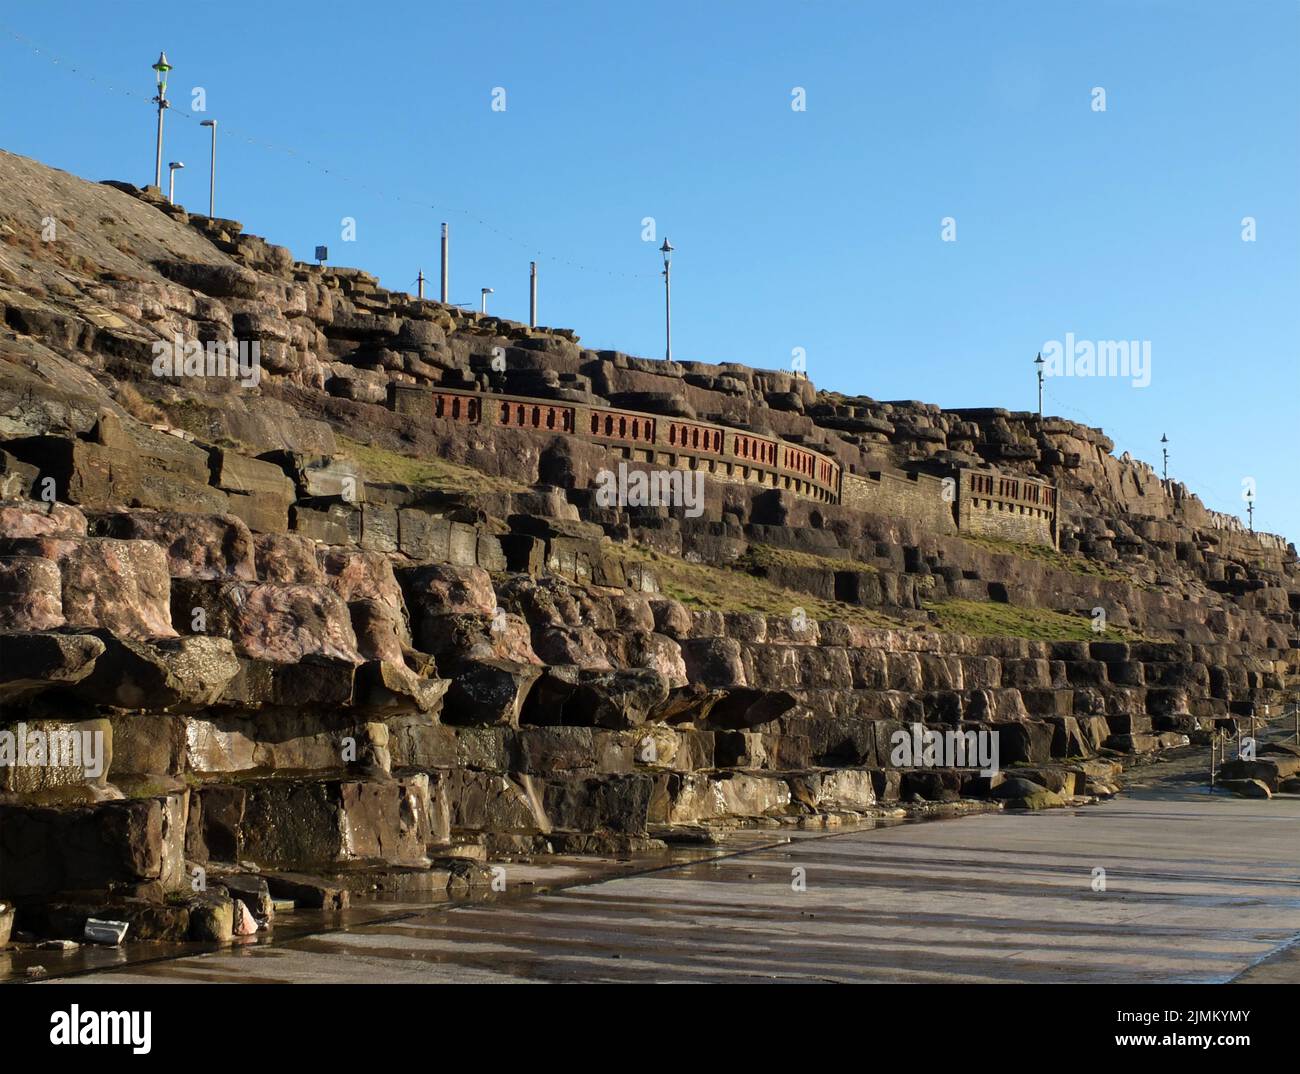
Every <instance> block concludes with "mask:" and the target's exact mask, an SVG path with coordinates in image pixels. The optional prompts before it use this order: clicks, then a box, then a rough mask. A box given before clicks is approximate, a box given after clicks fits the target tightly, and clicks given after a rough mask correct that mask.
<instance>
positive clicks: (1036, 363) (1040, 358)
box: [1034, 351, 1047, 424]
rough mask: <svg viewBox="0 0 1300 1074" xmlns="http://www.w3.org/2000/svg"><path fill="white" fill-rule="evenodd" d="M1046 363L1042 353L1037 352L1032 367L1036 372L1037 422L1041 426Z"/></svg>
mask: <svg viewBox="0 0 1300 1074" xmlns="http://www.w3.org/2000/svg"><path fill="white" fill-rule="evenodd" d="M1046 364H1047V363H1046V362H1044V361H1043V352H1042V351H1039V352H1038V357H1037V358H1035V359H1034V366H1035V367H1036V368H1037V370H1038V421H1039V423H1040V424H1041V423H1042V420H1043V366H1045V365H1046Z"/></svg>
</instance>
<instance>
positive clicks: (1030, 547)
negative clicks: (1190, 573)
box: [959, 533, 1133, 582]
mask: <svg viewBox="0 0 1300 1074" xmlns="http://www.w3.org/2000/svg"><path fill="white" fill-rule="evenodd" d="M959 536H960V537H961V539H962V540H963V541H966V542H967V543H968V544H973V545H975V546H976V547H978V548H983V549H985V550H986V551H989V552H998V553H1000V554H1002V555H1005V556H1018V557H1020V558H1021V559H1036V560H1038V561H1039V562H1040V563H1046V564H1047V565H1048V566H1049V567H1053V568H1055V569H1056V570H1058V571H1069V572H1070V573H1071V574H1086V575H1088V576H1090V577H1093V578H1108V579H1111V580H1112V581H1119V582H1132V581H1133V579H1132V578H1130V577H1129V576H1128V575H1127V574H1125V573H1124V572H1123V571H1119V570H1116V569H1115V568H1114V567H1108V566H1107V565H1106V564H1104V563H1098V562H1097V561H1096V560H1093V559H1088V557H1087V556H1070V555H1066V554H1065V553H1064V552H1058V551H1057V550H1056V549H1055V548H1052V547H1051V546H1050V545H1045V544H1017V543H1016V542H1015V541H1006V540H1003V539H1002V538H1000V537H984V536H980V535H976V534H969V533H963V534H960V535H959Z"/></svg>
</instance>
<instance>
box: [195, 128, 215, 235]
mask: <svg viewBox="0 0 1300 1074" xmlns="http://www.w3.org/2000/svg"><path fill="white" fill-rule="evenodd" d="M199 126H200V127H211V128H212V157H211V160H212V163H211V165H210V167H209V168H208V219H209V220H211V219H212V218H213V217H215V216H216V215H217V214H216V212H215V206H216V204H217V121H216V120H215V119H205V120H202V121H201V122H200V123H199Z"/></svg>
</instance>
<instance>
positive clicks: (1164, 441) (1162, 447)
mask: <svg viewBox="0 0 1300 1074" xmlns="http://www.w3.org/2000/svg"><path fill="white" fill-rule="evenodd" d="M1168 443H1169V437H1167V436H1166V435H1165V434H1164V433H1161V434H1160V453H1161V454H1162V455H1163V456H1164V459H1165V468H1164V473H1165V480H1166V481H1168V480H1169V448H1167V447H1166V446H1165V445H1166V444H1168Z"/></svg>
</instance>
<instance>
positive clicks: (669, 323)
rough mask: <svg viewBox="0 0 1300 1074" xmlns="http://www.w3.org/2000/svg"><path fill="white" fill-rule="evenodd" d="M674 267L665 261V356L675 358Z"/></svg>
mask: <svg viewBox="0 0 1300 1074" xmlns="http://www.w3.org/2000/svg"><path fill="white" fill-rule="evenodd" d="M672 273H673V267H672V263H671V262H665V263H664V324H665V328H666V331H667V335H666V344H667V345H666V346H665V347H664V358H665V359H666V360H667V361H669V362H671V361H672V360H673V276H672Z"/></svg>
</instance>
